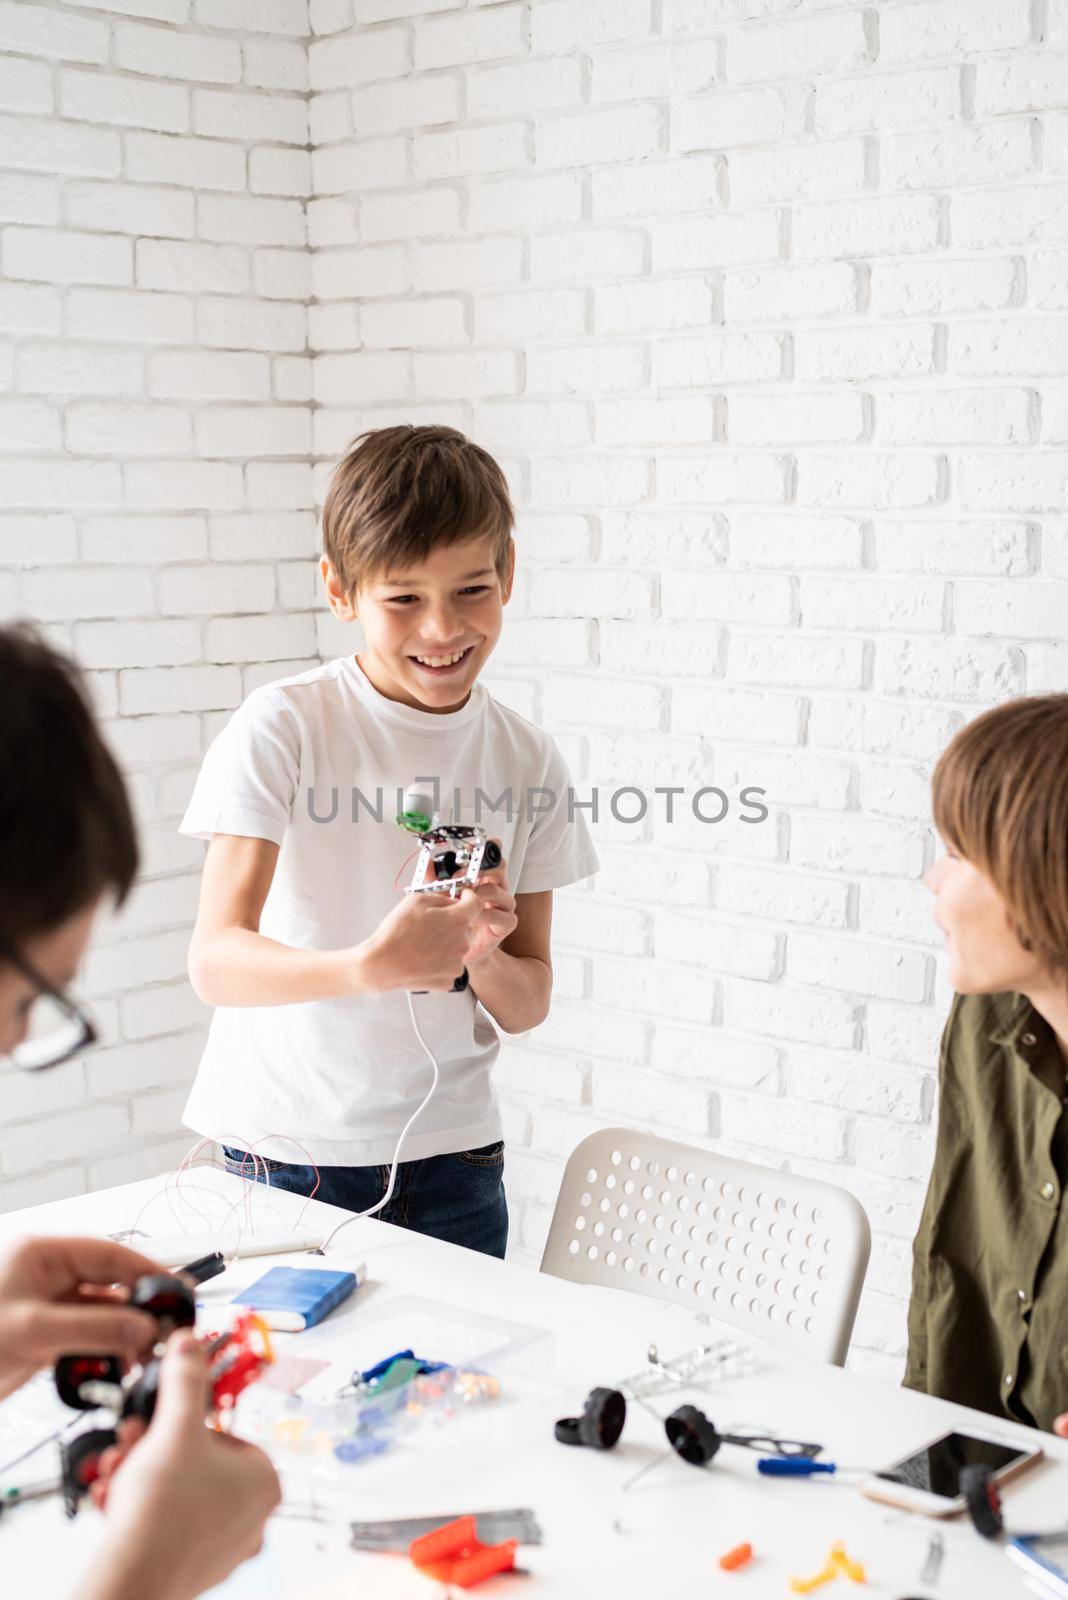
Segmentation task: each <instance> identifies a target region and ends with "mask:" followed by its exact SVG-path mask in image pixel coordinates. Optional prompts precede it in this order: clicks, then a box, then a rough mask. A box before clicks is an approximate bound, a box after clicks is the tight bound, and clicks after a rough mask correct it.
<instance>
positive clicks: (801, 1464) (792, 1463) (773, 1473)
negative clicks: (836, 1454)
mask: <svg viewBox="0 0 1068 1600" xmlns="http://www.w3.org/2000/svg"><path fill="white" fill-rule="evenodd" d="M757 1471H758V1472H759V1473H760V1474H761V1475H762V1476H763V1477H765V1478H814V1477H815V1476H816V1474H817V1473H819V1472H825V1473H827V1474H828V1475H833V1474H834V1473H836V1472H865V1473H866V1472H868V1471H870V1468H868V1467H840V1466H839V1465H838V1463H837V1461H817V1460H816V1459H815V1457H813V1456H762V1457H761V1458H760V1460H759V1461H758V1462H757Z"/></svg>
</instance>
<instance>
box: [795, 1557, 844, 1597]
mask: <svg viewBox="0 0 1068 1600" xmlns="http://www.w3.org/2000/svg"><path fill="white" fill-rule="evenodd" d="M837 1576H838V1568H837V1566H836V1565H835V1564H834V1563H833V1562H831V1561H828V1563H827V1565H826V1566H825V1567H824V1569H823V1571H822V1572H817V1573H816V1574H815V1576H814V1577H812V1578H791V1579H790V1588H791V1589H792V1590H793V1592H794V1594H811V1593H812V1591H813V1589H822V1588H823V1585H824V1584H825V1583H833V1582H834V1580H835V1578H837Z"/></svg>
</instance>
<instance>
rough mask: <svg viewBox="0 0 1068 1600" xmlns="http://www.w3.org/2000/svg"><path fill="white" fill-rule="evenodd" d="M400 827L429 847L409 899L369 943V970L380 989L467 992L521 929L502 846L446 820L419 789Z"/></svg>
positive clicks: (410, 794)
mask: <svg viewBox="0 0 1068 1600" xmlns="http://www.w3.org/2000/svg"><path fill="white" fill-rule="evenodd" d="M397 822H398V825H399V826H400V827H402V828H404V829H405V830H406V831H407V832H409V833H414V834H415V835H416V836H417V837H418V839H419V841H420V843H421V846H422V848H421V850H420V852H419V859H418V861H417V862H416V866H415V870H414V872H413V874H412V880H411V882H410V883H409V884H408V885H407V887H406V889H405V892H404V898H403V899H402V900H401V901H400V903H399V904H398V905H396V906H395V907H394V908H393V910H392V911H390V912H389V914H388V915H387V916H386V917H384V918H383V920H382V922H381V923H380V924H379V926H378V928H376V930H375V932H374V933H373V934H372V935H371V937H370V939H369V940H368V941H367V947H366V950H367V969H368V971H369V972H370V973H371V975H372V981H373V984H374V987H375V988H376V989H400V988H404V989H411V990H413V991H425V990H436V991H437V992H439V993H441V992H444V993H449V992H454V991H459V990H462V989H464V988H466V987H467V969H468V967H469V966H470V965H471V963H472V962H477V961H479V960H481V959H482V958H483V957H484V956H486V955H488V954H489V952H490V951H491V950H494V949H496V947H497V946H498V945H499V944H500V942H501V940H502V939H506V938H507V937H508V935H509V934H510V933H511V932H513V930H514V929H515V927H516V926H517V921H518V919H517V917H516V914H515V896H514V895H512V894H510V893H509V890H508V880H507V876H506V872H505V867H506V863H505V862H504V861H503V860H502V859H501V848H500V842H499V840H497V839H489V838H487V837H486V834H485V832H484V830H483V829H482V828H479V827H474V826H469V825H466V824H444V823H442V822H441V821H440V819H439V817H438V816H437V814H436V812H435V811H434V810H433V805H432V801H431V800H430V798H429V796H427V795H425V794H423V793H422V792H421V791H420V790H418V789H409V790H407V791H406V792H405V796H404V810H403V812H402V814H401V815H400V816H399V817H398V818H397ZM457 974H461V976H460V977H458V976H457Z"/></svg>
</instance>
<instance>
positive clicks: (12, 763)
mask: <svg viewBox="0 0 1068 1600" xmlns="http://www.w3.org/2000/svg"><path fill="white" fill-rule="evenodd" d="M136 872H137V837H136V834H135V831H134V821H133V815H132V813H131V811H130V802H129V799H128V797H127V794H126V788H125V785H124V783H123V781H122V777H121V775H120V773H119V769H118V767H117V766H116V765H115V760H114V757H113V756H112V755H111V752H110V751H109V750H108V748H107V746H106V745H105V744H104V741H103V739H102V738H101V736H100V734H99V732H98V730H97V727H96V723H95V721H94V720H93V713H92V711H91V709H90V707H89V702H88V700H87V699H86V695H85V690H84V688H83V686H82V682H81V678H80V676H79V674H78V669H77V668H76V667H75V666H74V664H73V662H71V661H68V660H67V658H66V657H65V656H61V655H58V654H57V653H56V651H54V650H52V649H51V648H50V647H49V646H48V645H47V644H46V643H45V642H44V640H43V639H42V638H41V637H40V635H39V634H37V633H35V632H34V630H33V629H32V628H31V627H29V626H28V625H27V624H25V623H20V624H17V625H16V626H14V627H9V628H0V954H2V953H3V952H4V951H8V952H11V953H12V954H15V953H17V951H18V949H19V947H20V945H21V944H22V942H23V941H24V940H25V939H27V938H32V937H34V936H36V935H38V934H41V933H47V932H50V931H51V930H52V929H53V928H57V927H59V925H60V924H61V923H63V922H65V921H66V920H67V919H68V918H69V917H72V916H74V915H75V914H76V913H77V912H79V911H82V910H84V909H85V907H86V906H88V905H90V904H91V903H92V902H93V901H94V900H95V899H96V898H97V897H98V896H99V895H100V894H102V893H103V892H104V891H105V890H106V889H111V890H112V891H113V892H114V894H115V896H116V899H117V901H118V903H119V904H121V903H122V901H123V900H124V899H125V898H126V895H127V893H128V891H129V888H130V885H131V883H132V882H133V879H134V876H135V874H136Z"/></svg>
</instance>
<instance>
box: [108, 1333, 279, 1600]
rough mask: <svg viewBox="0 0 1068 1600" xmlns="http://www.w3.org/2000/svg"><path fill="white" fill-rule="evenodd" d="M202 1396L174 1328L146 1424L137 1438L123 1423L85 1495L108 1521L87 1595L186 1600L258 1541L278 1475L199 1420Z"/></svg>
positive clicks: (198, 1359)
mask: <svg viewBox="0 0 1068 1600" xmlns="http://www.w3.org/2000/svg"><path fill="white" fill-rule="evenodd" d="M209 1394H210V1378H209V1375H208V1362H207V1357H206V1356H205V1354H204V1351H203V1350H202V1349H201V1348H200V1346H199V1345H198V1344H197V1341H196V1338H195V1337H194V1336H193V1335H192V1334H191V1333H189V1332H186V1331H182V1332H180V1333H178V1334H175V1335H174V1336H173V1337H172V1338H171V1340H170V1342H169V1344H168V1346H167V1351H166V1354H165V1355H164V1357H163V1366H162V1370H161V1373H160V1387H159V1401H158V1404H157V1406H156V1413H155V1416H154V1417H153V1419H152V1423H151V1426H150V1427H149V1428H148V1430H147V1432H144V1436H143V1437H142V1438H140V1439H138V1438H136V1437H135V1432H136V1430H134V1429H132V1428H127V1429H126V1430H125V1434H124V1437H123V1439H122V1443H121V1445H120V1446H119V1447H117V1448H115V1449H114V1450H113V1451H106V1452H105V1455H104V1457H102V1458H101V1467H102V1471H103V1477H102V1479H101V1480H100V1485H99V1487H98V1485H97V1484H94V1485H93V1490H94V1491H95V1492H94V1493H93V1499H94V1500H95V1501H96V1503H97V1504H98V1505H102V1506H103V1507H104V1509H105V1510H106V1513H107V1524H108V1526H107V1532H106V1534H105V1537H104V1546H103V1556H102V1558H98V1560H97V1562H96V1565H95V1568H94V1569H93V1570H92V1571H91V1572H90V1574H89V1576H88V1582H87V1583H86V1584H84V1585H83V1588H84V1590H85V1592H86V1593H87V1594H88V1596H89V1600H130V1597H132V1596H135V1595H138V1596H139V1595H147V1594H152V1595H153V1596H156V1597H158V1600H192V1597H193V1596H194V1595H198V1594H201V1593H202V1592H203V1591H204V1590H205V1589H209V1588H212V1587H213V1586H214V1585H215V1584H217V1583H220V1582H221V1581H222V1579H223V1578H225V1577H227V1576H228V1575H229V1574H230V1573H231V1572H232V1571H233V1569H234V1568H235V1567H236V1566H238V1565H239V1564H240V1563H241V1562H242V1561H244V1560H246V1559H247V1558H248V1557H249V1556H252V1555H255V1553H256V1552H257V1551H258V1550H259V1549H260V1547H261V1545H262V1543H263V1527H264V1523H265V1522H266V1520H267V1518H268V1517H269V1516H270V1514H271V1512H272V1511H273V1510H274V1509H275V1507H276V1506H277V1505H278V1503H279V1500H280V1499H281V1488H280V1485H279V1482H278V1476H277V1474H276V1472H275V1470H274V1468H273V1467H272V1466H271V1463H270V1461H269V1460H268V1459H267V1457H266V1456H265V1455H264V1453H263V1451H262V1450H258V1449H257V1448H256V1446H255V1445H253V1444H248V1443H246V1442H245V1441H244V1440H242V1439H237V1438H232V1437H230V1436H229V1435H227V1434H220V1433H214V1432H212V1431H211V1430H210V1429H209V1428H207V1427H205V1419H206V1416H207V1411H208V1397H209ZM141 1431H142V1432H143V1430H141ZM105 1458H106V1459H105Z"/></svg>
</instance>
